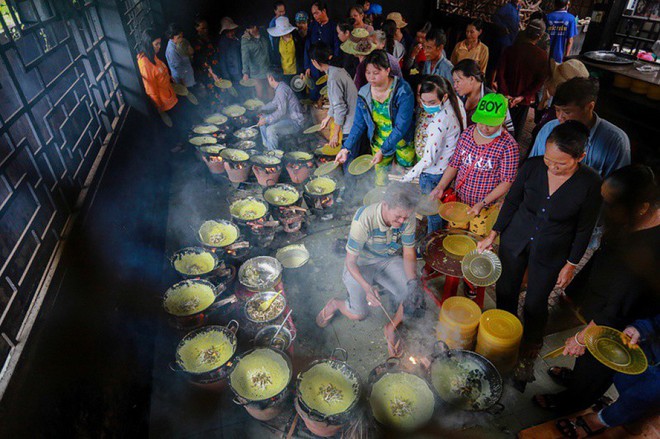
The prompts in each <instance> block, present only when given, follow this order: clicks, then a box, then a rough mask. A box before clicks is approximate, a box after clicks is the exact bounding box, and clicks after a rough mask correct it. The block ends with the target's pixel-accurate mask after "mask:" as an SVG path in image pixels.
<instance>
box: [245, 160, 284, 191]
mask: <svg viewBox="0 0 660 439" xmlns="http://www.w3.org/2000/svg"><path fill="white" fill-rule="evenodd" d="M252 170H253V171H254V175H255V176H256V177H257V182H258V183H259V185H261V186H263V187H268V186H274V185H276V184H277V182H278V181H279V180H280V175H281V174H282V166H281V165H269V166H264V165H253V166H252Z"/></svg>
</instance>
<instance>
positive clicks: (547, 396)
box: [532, 393, 559, 410]
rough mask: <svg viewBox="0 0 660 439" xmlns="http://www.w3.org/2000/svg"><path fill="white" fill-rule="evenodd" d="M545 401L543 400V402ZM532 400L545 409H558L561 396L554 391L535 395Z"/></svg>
mask: <svg viewBox="0 0 660 439" xmlns="http://www.w3.org/2000/svg"><path fill="white" fill-rule="evenodd" d="M541 401H543V402H541ZM532 402H533V403H534V404H535V405H536V406H537V407H540V408H542V409H544V410H557V409H558V408H559V398H557V396H556V395H554V394H552V393H544V394H538V395H534V396H533V397H532Z"/></svg>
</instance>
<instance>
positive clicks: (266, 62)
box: [241, 31, 270, 79]
mask: <svg viewBox="0 0 660 439" xmlns="http://www.w3.org/2000/svg"><path fill="white" fill-rule="evenodd" d="M264 34H265V32H263V31H260V35H259V38H254V37H252V35H250V34H249V33H248V32H247V31H246V32H245V33H244V34H243V37H242V38H241V58H242V60H243V74H244V75H248V76H249V77H250V78H252V79H265V78H266V73H267V72H268V69H269V68H270V54H269V50H270V43H269V42H268V38H266V36H265V35H264Z"/></svg>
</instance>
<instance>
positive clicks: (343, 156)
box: [335, 148, 348, 165]
mask: <svg viewBox="0 0 660 439" xmlns="http://www.w3.org/2000/svg"><path fill="white" fill-rule="evenodd" d="M346 160H348V150H347V149H345V148H342V149H341V151H339V153H338V154H337V156H336V157H335V163H339V164H340V165H343V164H344V163H346Z"/></svg>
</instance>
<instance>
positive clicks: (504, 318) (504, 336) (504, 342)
mask: <svg viewBox="0 0 660 439" xmlns="http://www.w3.org/2000/svg"><path fill="white" fill-rule="evenodd" d="M522 335H523V326H522V323H520V320H518V317H516V316H514V315H513V314H511V313H510V312H507V311H503V310H501V309H490V310H488V311H486V312H484V313H483V314H481V319H480V320H479V336H481V337H482V339H483V340H484V341H485V342H488V343H490V344H493V345H498V346H503V347H508V346H512V345H518V344H519V343H520V339H521V338H522Z"/></svg>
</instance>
